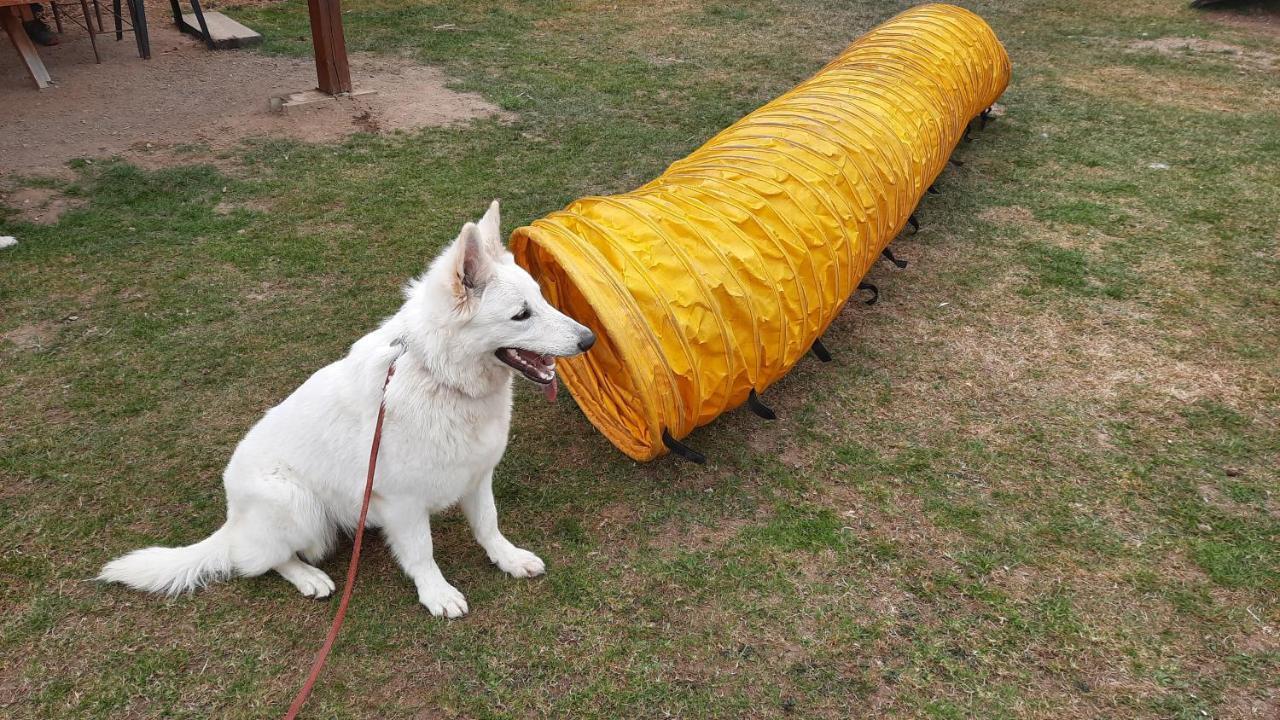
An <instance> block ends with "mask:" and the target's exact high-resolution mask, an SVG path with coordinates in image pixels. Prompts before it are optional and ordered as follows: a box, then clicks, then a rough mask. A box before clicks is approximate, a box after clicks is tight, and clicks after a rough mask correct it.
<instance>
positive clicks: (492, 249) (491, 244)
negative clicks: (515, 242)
mask: <svg viewBox="0 0 1280 720" xmlns="http://www.w3.org/2000/svg"><path fill="white" fill-rule="evenodd" d="M479 227H480V238H481V240H483V241H484V247H485V249H486V250H488V251H489V254H490V255H492V256H493V257H494V258H498V259H501V258H502V257H504V256H505V255H506V254H507V248H506V246H505V245H503V244H502V218H501V216H500V214H499V212H498V201H497V200H494V201H493V202H491V203H489V209H488V210H486V211H485V212H484V217H482V218H480V223H479Z"/></svg>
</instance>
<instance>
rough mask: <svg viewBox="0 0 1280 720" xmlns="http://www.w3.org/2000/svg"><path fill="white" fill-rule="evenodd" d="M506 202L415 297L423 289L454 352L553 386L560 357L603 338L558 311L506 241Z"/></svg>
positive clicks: (473, 226)
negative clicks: (503, 220)
mask: <svg viewBox="0 0 1280 720" xmlns="http://www.w3.org/2000/svg"><path fill="white" fill-rule="evenodd" d="M499 225H500V222H499V215H498V201H497V200H494V201H493V203H492V204H491V205H489V210H488V211H487V212H485V214H484V217H482V218H481V219H480V221H479V222H478V223H467V224H465V225H463V226H462V232H461V233H459V235H458V238H457V239H456V240H454V241H453V244H452V245H450V246H449V247H448V248H446V249H445V251H444V252H443V253H441V255H440V257H438V258H437V259H436V260H435V262H433V263H432V265H431V268H430V269H429V270H428V271H427V274H426V275H425V276H423V278H422V279H421V280H419V281H418V282H417V283H415V284H414V286H413V287H412V288H411V296H412V295H413V294H417V293H418V292H422V293H423V294H425V295H426V297H425V298H423V300H424V301H425V302H427V303H429V304H430V305H431V306H432V310H433V312H429V313H428V315H429V316H430V318H431V320H432V321H434V322H443V323H444V324H446V325H447V326H448V327H447V335H448V338H447V342H448V343H449V348H448V350H449V352H450V354H451V355H453V356H454V357H459V356H463V357H470V358H473V359H474V361H475V362H487V363H500V364H502V365H505V366H507V367H510V368H511V369H513V370H515V371H516V372H518V373H519V374H521V375H523V376H524V377H525V378H527V379H529V380H531V381H533V382H535V383H537V384H539V385H543V386H547V387H548V389H549V390H551V389H553V388H554V383H555V379H556V364H555V359H556V358H557V357H569V356H572V355H577V354H578V353H582V352H586V351H587V350H588V349H589V348H590V347H591V346H592V344H594V343H595V340H596V338H595V335H594V334H592V332H591V330H589V329H588V328H587V327H586V326H584V325H582V324H580V323H578V322H576V321H574V320H573V318H570V317H569V316H567V315H565V314H564V313H562V312H560V311H559V310H556V309H555V308H554V307H552V306H551V304H550V303H548V302H547V301H546V300H544V299H543V297H542V292H541V291H540V289H539V288H538V283H537V281H536V280H534V279H533V277H532V276H531V275H529V273H528V272H526V271H525V269H524V268H522V267H520V266H519V265H517V264H516V262H515V258H514V257H513V256H512V255H511V253H510V252H508V250H507V248H506V246H505V245H504V244H503V242H502V235H501V231H500V229H499Z"/></svg>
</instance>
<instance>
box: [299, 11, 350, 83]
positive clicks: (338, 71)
mask: <svg viewBox="0 0 1280 720" xmlns="http://www.w3.org/2000/svg"><path fill="white" fill-rule="evenodd" d="M307 10H308V11H309V12H310V14H311V45H312V47H313V48H315V53H316V77H317V79H318V80H319V82H320V92H323V93H327V94H329V95H337V94H339V93H349V92H351V66H350V65H349V64H348V63H347V41H346V38H345V37H344V36H343V34H342V6H341V4H340V2H339V0H307Z"/></svg>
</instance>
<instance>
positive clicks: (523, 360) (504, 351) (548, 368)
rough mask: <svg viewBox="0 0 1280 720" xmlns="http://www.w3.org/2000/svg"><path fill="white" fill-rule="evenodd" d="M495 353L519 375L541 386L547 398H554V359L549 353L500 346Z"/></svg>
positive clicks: (556, 386)
mask: <svg viewBox="0 0 1280 720" xmlns="http://www.w3.org/2000/svg"><path fill="white" fill-rule="evenodd" d="M494 354H495V355H497V356H498V359H499V360H501V361H502V362H504V363H506V364H508V365H510V366H511V367H512V368H515V370H516V371H518V372H519V373H520V374H521V375H524V376H525V377H526V378H528V379H529V380H531V381H533V382H535V383H537V384H539V385H541V386H542V392H543V394H544V395H546V396H547V399H548V400H555V399H556V389H557V388H558V387H559V383H557V382H556V359H555V358H554V357H552V356H550V355H540V354H538V353H536V352H533V351H531V350H520V349H519V348H500V349H499V350H498V351H497V352H496V353H494Z"/></svg>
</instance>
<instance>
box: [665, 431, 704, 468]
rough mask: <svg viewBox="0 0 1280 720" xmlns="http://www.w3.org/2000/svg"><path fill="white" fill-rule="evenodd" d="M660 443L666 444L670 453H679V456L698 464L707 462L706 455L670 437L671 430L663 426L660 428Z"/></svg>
mask: <svg viewBox="0 0 1280 720" xmlns="http://www.w3.org/2000/svg"><path fill="white" fill-rule="evenodd" d="M662 444H663V445H666V446H667V449H668V450H670V451H671V452H672V453H674V454H676V455H679V456H680V457H682V458H684V459H685V460H688V461H689V462H691V463H696V464H698V465H706V464H707V456H706V455H703V454H702V453H700V452H698V451H697V450H694V449H693V448H691V447H689V446H688V445H685V444H684V443H682V442H680V441H679V440H677V439H675V438H673V437H671V431H670V430H667V429H665V428H664V429H663V430H662Z"/></svg>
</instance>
